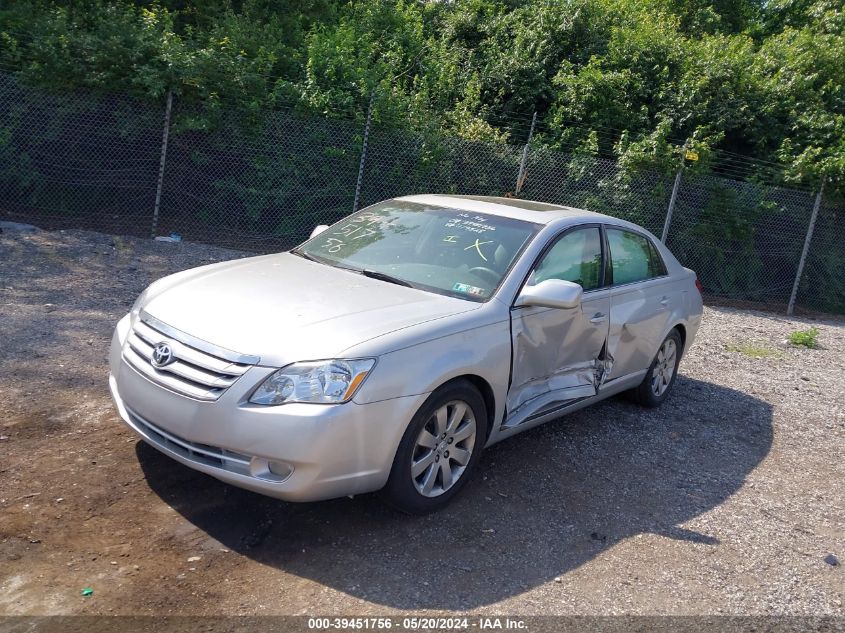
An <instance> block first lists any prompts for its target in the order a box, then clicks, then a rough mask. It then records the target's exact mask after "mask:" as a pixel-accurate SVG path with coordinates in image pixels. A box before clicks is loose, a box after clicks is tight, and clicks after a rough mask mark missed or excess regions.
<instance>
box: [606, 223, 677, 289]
mask: <svg viewBox="0 0 845 633" xmlns="http://www.w3.org/2000/svg"><path fill="white" fill-rule="evenodd" d="M607 241H608V244H609V245H610V261H611V271H612V275H613V284H614V285H616V286H618V285H621V284H630V283H634V282H637V281H644V280H646V279H652V278H653V277H660V276H662V275H665V274H666V266H665V264H664V263H663V259H662V258H661V257H660V254H659V253H658V252H657V248H656V247H655V246H654V244H652V243H651V240H650V239H648V238H647V237H645V236H644V235H640V234H639V233H634V232H633V231H626V230H624V229H614V228H608V229H607Z"/></svg>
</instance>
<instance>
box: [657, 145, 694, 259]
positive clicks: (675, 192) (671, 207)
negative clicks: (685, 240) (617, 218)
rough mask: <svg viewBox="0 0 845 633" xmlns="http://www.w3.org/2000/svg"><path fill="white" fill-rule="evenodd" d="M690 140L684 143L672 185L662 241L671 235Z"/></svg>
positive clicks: (664, 241)
mask: <svg viewBox="0 0 845 633" xmlns="http://www.w3.org/2000/svg"><path fill="white" fill-rule="evenodd" d="M688 144H689V141H686V142H685V143H684V146H683V147H682V148H681V166H680V167H678V173H677V174H675V184H674V185H672V195H671V196H670V197H669V208H668V209H666V220H665V221H664V222H663V235H661V236H660V241H661V242H663V243H664V244H665V243H666V238H667V237H669V226H670V225H671V224H672V214H673V213H674V212H675V201H676V200H677V199H678V189H680V187H681V174H682V173H683V171H684V161H685V160H686V154H687V145H688Z"/></svg>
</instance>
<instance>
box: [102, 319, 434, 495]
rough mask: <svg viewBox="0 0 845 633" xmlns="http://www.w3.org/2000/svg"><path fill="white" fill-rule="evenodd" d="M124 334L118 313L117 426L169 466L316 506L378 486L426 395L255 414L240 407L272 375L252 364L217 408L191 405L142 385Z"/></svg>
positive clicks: (114, 354)
mask: <svg viewBox="0 0 845 633" xmlns="http://www.w3.org/2000/svg"><path fill="white" fill-rule="evenodd" d="M129 328H130V321H129V317H128V315H127V317H125V318H124V319H122V320H121V322H120V323H119V324H118V326H117V328H116V329H115V333H114V336H113V338H112V344H111V350H110V354H109V363H110V368H111V372H110V374H109V387H110V389H111V394H112V398H113V399H114V402H115V406H116V407H117V410H118V413H119V414H120V417H121V418H122V419H123V421H124V422H125V423H126V424H127V425H128V426H129V427H130V428H132V429H133V430H134V431H135V432H136V433H138V435H140V436H141V438H143V439H144V441H146V442H147V443H148V444H150V445H151V446H153V447H154V448H156V449H158V450H159V451H161V452H162V453H164V454H166V455H168V456H169V457H171V458H173V459H175V460H176V461H178V462H180V463H182V464H184V465H186V466H188V467H190V468H193V469H195V470H198V471H201V472H204V473H207V474H209V475H212V476H213V477H216V478H217V479H220V480H221V481H225V482H227V483H230V484H232V485H234V486H238V487H241V488H246V489H248V490H252V491H254V492H258V493H261V494H265V495H269V496H271V497H277V498H279V499H285V500H288V501H317V500H320V499H330V498H334V497H340V496H344V495H351V494H358V493H364V492H371V491H374V490H378V489H380V488H382V487H383V486H384V484H385V483H386V482H387V478H388V476H389V474H390V469H391V466H392V464H393V457H394V455H395V453H396V449H397V447H398V445H399V441H400V440H401V438H402V434H403V433H404V431H405V428H406V427H407V425H408V423H409V422H410V420H411V418H412V417H413V415H414V413H415V412H416V411H417V409H418V408H419V407H420V406H421V405H422V403H423V402H424V400H425V398H426V396H427V394H421V395H417V396H408V397H403V398H394V399H390V400H383V401H380V402H374V403H369V404H357V403H355V402H354V401H353V402H348V403H345V404H338V405H316V404H286V405H281V406H278V407H262V406H257V405H251V404H249V402H248V396H249V394H250V393H251V392H252V390H253V389H254V388H255V386H256V385H258V384H259V383H260V382H261V381H263V380H264V379H265V378H266V377H267V376H268V375H269V374H270V373H272V372H273V371H274V368H269V367H258V366H256V367H252V368H250V369H249V370H248V371H247V372H246V373H245V374H244V375H243V376H242V377H241V378H240V379H239V380H238V381H237V382H236V383H235V384H234V385H233V386H232V387H230V388H229V389H228V390H227V391H226V392H225V393H224V394H223V395H222V396H221V397H220V398H219V399H217V400H216V401H214V402H203V401H199V400H194V399H192V398H189V397H186V396H183V395H179V394H176V393H174V392H172V391H169V390H168V389H166V388H164V387H162V386H160V385H158V384H155V383H153V382H151V381H150V380H149V379H147V378H146V377H144V376H143V375H142V374H140V373H139V372H138V371H137V370H135V369H134V368H133V367H132V366H131V365H129V364H128V363H127V362H126V361H125V360H124V358H123V346H124V343H125V341H126V336H127V334H128V331H129ZM271 463H272V466H274V468H272V470H271V468H270V466H271ZM287 468H289V469H290V472H288V470H287ZM273 471H275V472H273Z"/></svg>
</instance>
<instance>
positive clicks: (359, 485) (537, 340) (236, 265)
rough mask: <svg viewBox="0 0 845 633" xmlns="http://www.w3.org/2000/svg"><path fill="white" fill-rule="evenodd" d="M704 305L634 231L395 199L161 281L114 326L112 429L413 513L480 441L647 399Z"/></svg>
mask: <svg viewBox="0 0 845 633" xmlns="http://www.w3.org/2000/svg"><path fill="white" fill-rule="evenodd" d="M701 313H702V301H701V294H700V286H699V285H698V280H697V279H696V276H695V273H694V272H692V271H691V270H689V269H686V268H684V267H683V266H681V265H680V264H679V263H678V261H677V260H676V259H675V257H673V256H672V254H671V253H670V252H669V251H668V250H667V248H666V247H665V246H664V245H663V244H662V243H660V241H659V240H657V239H655V237H654V236H653V235H651V234H650V233H649V232H648V231H646V230H644V229H642V228H641V227H639V226H636V225H634V224H631V223H628V222H625V221H622V220H618V219H616V218H612V217H609V216H605V215H600V214H597V213H591V212H588V211H583V210H579V209H572V208H568V207H562V206H557V205H551V204H543V203H538V202H528V201H524V200H514V199H505V198H489V197H475V196H441V195H418V196H407V197H403V198H397V199H393V200H387V201H385V202H381V203H379V204H376V205H374V206H372V207H369V208H367V209H364V210H363V211H360V212H358V213H354V214H352V215H350V216H348V217H346V218H344V219H343V220H341V221H340V222H338V223H336V224H334V225H333V226H331V227H325V226H320V227H317V228H316V229H315V230H314V233H313V234H312V237H311V239H309V240H308V241H306V242H305V243H303V244H302V245H300V246H298V247H296V248H294V249H293V250H291V251H290V252H287V253H281V254H276V255H267V256H262V257H253V258H249V259H240V260H235V261H231V262H224V263H219V264H212V265H210V266H203V267H200V268H195V269H192V270H187V271H184V272H181V273H177V274H175V275H171V276H169V277H165V278H164V279H161V280H159V281H156V282H155V283H153V284H152V285H151V286H150V287H149V288H147V290H145V291H144V293H143V294H142V295H141V296H140V297H139V298H138V300H137V301H136V302H135V305H134V306H133V307H132V310H131V311H130V313H129V314H127V315H126V316H125V317H124V318H123V319H121V320H120V322H119V323H118V324H117V328H116V329H115V333H114V337H113V340H112V346H111V353H110V366H111V367H110V368H111V371H110V375H109V384H110V387H111V393H112V396H113V397H114V401H115V404H116V406H117V410H118V411H119V413H120V416H121V417H122V418H123V420H124V421H125V422H126V424H128V425H129V426H130V427H131V428H132V429H134V430H135V431H136V432H137V433H138V434H139V435H140V436H141V437H142V438H143V439H144V440H145V441H146V442H148V443H149V444H151V445H152V446H154V447H155V448H157V449H158V450H160V451H162V452H163V453H165V454H166V455H169V456H170V457H172V458H173V459H175V460H177V461H179V462H181V463H183V464H185V465H187V466H189V467H191V468H195V469H196V470H199V471H202V472H205V473H208V474H210V475H212V476H214V477H217V478H218V479H221V480H223V481H226V482H228V483H231V484H233V485H235V486H241V487H243V488H247V489H249V490H254V491H256V492H260V493H263V494H266V495H271V496H273V497H278V498H281V499H287V500H290V501H312V500H318V499H327V498H332V497H338V496H342V495H353V494H358V493H365V492H371V491H375V490H381V493H382V495H383V496H384V498H385V499H386V500H387V501H388V502H389V503H391V504H393V505H394V506H396V507H398V508H400V509H402V510H405V511H408V512H417V513H420V512H427V511H431V510H434V509H436V508H439V507H441V506H443V505H444V504H445V503H447V502H448V501H449V499H451V498H452V497H453V496H454V495H455V494H457V493H458V491H459V490H460V489H461V488H462V487H463V486H464V485H465V484H466V482H467V480H468V479H469V477H470V475H471V473H472V471H473V469H474V468H475V467H476V465H477V463H478V460H479V458H480V456H481V452H482V449H483V448H484V447H486V446H489V445H491V444H493V443H495V442H498V441H500V440H503V439H505V438H507V437H509V436H511V435H515V434H516V433H519V432H520V431H524V430H525V429H528V428H531V427H533V426H536V425H538V424H542V423H544V422H547V421H549V420H553V419H555V418H559V417H560V416H561V415H563V414H565V413H568V412H570V411H574V410H576V409H579V408H581V407H584V406H587V405H589V404H591V403H593V402H596V401H598V400H601V399H603V398H607V397H608V396H611V395H613V394H617V393H620V392H623V391H627V392H630V393H631V394H632V395H633V396H634V398H635V399H636V400H638V401H639V402H640V403H641V404H643V405H645V406H657V405H659V404H660V403H661V402H663V401H664V400H665V399H666V398H667V397H668V396H669V394H670V392H671V390H672V386H673V384H674V382H675V377H676V375H677V369H678V363H679V362H680V360H681V357H682V356H683V354H684V352H685V351H686V350H687V349H688V348H689V346H690V345H691V343H692V341H693V338H694V337H695V334H696V332H697V330H698V327H699V323H700V321H701Z"/></svg>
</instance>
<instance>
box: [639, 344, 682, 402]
mask: <svg viewBox="0 0 845 633" xmlns="http://www.w3.org/2000/svg"><path fill="white" fill-rule="evenodd" d="M682 350H683V347H682V341H681V335H680V334H679V333H678V330H672V331H671V332H669V334H668V335H667V336H666V338H665V339H664V340H663V343H661V345H660V349H658V350H657V355H656V356H655V357H654V360H653V361H652V363H651V366H650V367H649V368H648V372H647V373H646V375H645V378H643V381H642V383H640V386H639V387H637V388H636V389H634V391H633V395H634V398H635V399H636V400H637V402H639V403H640V404H641V405H643V406H646V407H657V406H660V405H661V404H662V403H663V401H664V400H666V398H667V397H669V392H670V391H671V390H672V387H673V386H674V384H675V378H676V376H677V375H678V363H679V362H680V361H681V352H682Z"/></svg>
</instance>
